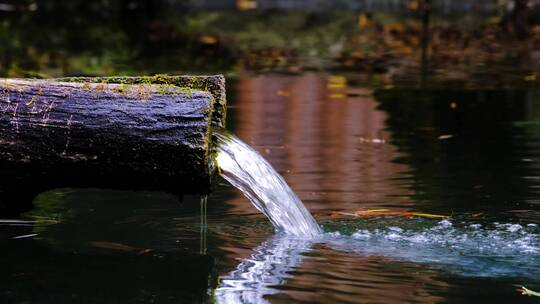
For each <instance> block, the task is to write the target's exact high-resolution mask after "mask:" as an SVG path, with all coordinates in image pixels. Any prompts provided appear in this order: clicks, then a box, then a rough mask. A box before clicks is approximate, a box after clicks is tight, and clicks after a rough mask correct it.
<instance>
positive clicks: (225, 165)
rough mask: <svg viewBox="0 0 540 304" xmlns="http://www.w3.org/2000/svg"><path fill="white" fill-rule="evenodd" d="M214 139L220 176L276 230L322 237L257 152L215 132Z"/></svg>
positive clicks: (309, 216)
mask: <svg viewBox="0 0 540 304" xmlns="http://www.w3.org/2000/svg"><path fill="white" fill-rule="evenodd" d="M214 135H215V138H216V153H217V155H216V162H217V166H218V168H219V170H220V174H221V176H223V178H225V179H226V180H227V181H229V182H230V183H231V184H232V185H233V186H235V187H236V188H238V189H240V191H242V193H244V195H245V196H246V197H248V198H249V200H250V201H251V202H252V203H253V205H254V206H255V207H256V208H257V209H258V210H259V211H260V212H262V213H263V214H264V215H266V217H268V219H269V220H270V222H272V224H273V225H274V227H275V228H276V230H278V231H282V232H284V233H286V234H290V235H294V236H299V237H315V236H317V235H320V234H321V233H322V230H321V228H320V227H319V225H318V224H317V222H316V221H315V219H314V218H313V216H311V214H310V213H309V211H308V210H307V209H306V208H305V207H304V204H302V201H301V200H300V199H299V198H298V196H296V194H295V193H294V192H293V191H292V190H291V188H290V187H289V186H288V185H287V183H286V182H285V180H284V179H283V178H282V177H281V176H280V175H279V174H278V173H277V172H276V171H275V170H274V168H272V166H271V165H270V164H269V163H268V162H267V161H266V160H265V159H264V158H263V157H262V156H261V155H260V154H259V153H257V151H255V150H253V149H252V148H251V147H250V146H248V145H247V144H246V143H244V142H242V141H241V140H240V139H238V138H237V137H235V136H233V135H232V134H230V133H228V132H227V131H225V130H215V131H214Z"/></svg>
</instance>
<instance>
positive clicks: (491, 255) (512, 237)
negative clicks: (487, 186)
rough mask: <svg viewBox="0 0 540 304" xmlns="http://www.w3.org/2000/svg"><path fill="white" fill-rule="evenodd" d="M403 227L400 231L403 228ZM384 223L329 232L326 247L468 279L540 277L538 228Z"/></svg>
mask: <svg viewBox="0 0 540 304" xmlns="http://www.w3.org/2000/svg"><path fill="white" fill-rule="evenodd" d="M400 224H401V225H400ZM419 224H420V225H418V226H417V227H414V225H404V224H403V223H387V222H383V223H381V222H380V220H379V221H377V227H370V226H369V224H367V225H366V227H356V230H353V231H352V233H351V232H340V231H335V232H328V233H326V234H325V237H324V239H325V242H326V243H327V245H329V246H330V247H331V248H333V249H334V250H342V251H346V252H354V253H356V254H358V255H361V256H383V257H387V258H390V259H393V260H397V261H403V262H413V263H422V264H428V265H431V266H433V267H435V268H440V269H443V270H444V271H449V272H451V273H455V274H459V275H462V276H468V277H528V278H531V277H532V278H536V277H539V276H540V269H539V268H538V265H539V263H540V234H539V230H538V226H537V225H536V224H515V223H484V224H480V223H470V222H469V223H467V222H461V223H459V222H458V223H456V222H453V221H450V220H446V219H445V220H441V221H437V222H436V224H435V225H433V226H431V227H429V226H426V222H425V221H420V222H419Z"/></svg>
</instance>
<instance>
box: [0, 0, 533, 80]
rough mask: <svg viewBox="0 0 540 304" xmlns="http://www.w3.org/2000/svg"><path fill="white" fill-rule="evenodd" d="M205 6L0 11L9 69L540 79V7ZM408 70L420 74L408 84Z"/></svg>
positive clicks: (0, 64)
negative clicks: (339, 72) (318, 72)
mask: <svg viewBox="0 0 540 304" xmlns="http://www.w3.org/2000/svg"><path fill="white" fill-rule="evenodd" d="M353 2H354V1H351V3H353ZM360 2H361V1H360ZM196 3H197V1H192V2H180V1H178V2H175V1H172V2H169V3H166V2H165V1H142V0H141V1H97V2H95V1H92V2H87V1H70V2H69V3H66V2H59V1H53V2H47V3H38V4H35V3H33V2H32V1H27V2H26V4H20V5H18V6H14V9H13V11H3V12H2V11H0V15H1V16H2V17H3V19H2V22H1V23H0V76H4V77H6V76H7V77H16V76H27V77H28V76H29V77H55V76H71V75H77V76H79V75H90V76H98V75H102V76H111V75H135V74H137V75H140V74H155V73H169V74H181V73H191V72H197V73H212V74H214V73H218V72H219V73H227V74H228V75H237V74H238V73H242V72H245V71H255V72H261V71H279V72H287V73H298V72H301V71H305V70H328V69H332V70H348V71H352V72H362V73H366V74H368V75H370V76H371V77H370V80H369V82H370V83H376V84H378V85H381V86H388V85H396V84H399V83H403V82H407V83H411V82H413V83H415V84H417V83H426V82H427V81H429V80H436V79H440V80H444V81H459V80H463V79H465V78H467V79H469V80H471V81H472V83H478V82H481V83H482V84H486V83H491V81H492V80H495V81H497V82H499V83H502V84H503V85H504V84H510V85H515V84H519V83H522V84H523V83H525V84H527V83H528V84H530V83H535V84H536V83H537V80H536V77H537V75H536V74H535V71H536V70H538V68H539V66H538V62H537V60H536V59H535V58H536V57H535V56H536V55H534V54H533V53H534V50H535V49H536V48H537V46H538V45H539V43H540V25H539V24H540V22H539V20H540V17H539V16H540V13H539V9H538V6H533V7H531V8H527V9H526V10H525V11H524V12H522V11H516V10H514V11H512V10H508V9H506V8H504V7H501V8H497V7H496V6H494V5H493V3H487V2H486V4H483V5H479V6H478V7H476V8H475V9H469V10H468V9H467V8H466V7H467V6H466V5H465V4H456V8H457V10H455V11H446V10H445V9H444V6H442V5H440V4H438V3H437V2H434V3H433V4H432V8H431V10H428V9H425V7H424V6H423V5H422V3H421V1H409V4H408V5H403V6H402V8H401V9H399V10H395V8H394V10H388V11H377V10H364V9H360V8H358V7H357V8H356V9H347V10H344V9H341V10H340V7H341V8H345V7H348V6H347V5H345V4H342V5H341V6H340V5H337V4H336V5H335V7H334V8H335V9H334V10H322V9H321V10H313V9H310V10H302V9H301V6H300V7H299V8H297V9H294V10H283V9H270V10H246V11H239V10H235V9H234V8H235V6H234V2H231V7H230V8H229V9H226V10H203V9H200V7H199V6H198V5H197V4H196ZM343 3H347V1H344V2H343ZM33 5H34V6H33ZM460 5H461V6H460ZM349 6H350V5H349ZM203 7H204V5H203ZM353 7H354V6H353ZM381 7H383V8H384V6H381ZM518 7H519V6H518ZM67 15H69V16H71V17H70V18H63V16H67ZM517 15H519V16H522V15H523V16H526V18H525V17H523V18H517V17H516V16H517ZM89 16H91V17H89ZM523 20H525V21H523ZM35 33H39V35H36V34H35ZM501 70H504V71H507V72H506V73H499V71H501ZM411 73H413V74H418V75H422V77H421V78H420V79H414V80H411V79H410V77H409V75H410V74H411ZM479 78H480V79H486V78H489V79H490V80H489V81H482V80H479Z"/></svg>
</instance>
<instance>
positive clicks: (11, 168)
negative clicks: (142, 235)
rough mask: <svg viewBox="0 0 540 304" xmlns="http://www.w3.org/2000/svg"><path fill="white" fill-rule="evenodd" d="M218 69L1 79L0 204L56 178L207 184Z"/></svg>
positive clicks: (217, 116) (188, 187)
mask: <svg viewBox="0 0 540 304" xmlns="http://www.w3.org/2000/svg"><path fill="white" fill-rule="evenodd" d="M212 77H214V78H211V77H191V78H190V77H181V78H180V77H176V78H174V77H169V78H167V77H166V76H159V77H158V76H154V77H139V78H96V79H90V78H73V79H60V80H27V79H0V168H1V169H2V172H1V176H0V205H4V206H5V205H9V204H18V202H17V201H19V200H23V201H25V200H28V199H29V198H28V197H26V196H29V197H33V196H35V195H36V194H38V193H39V192H41V191H44V190H48V189H51V188H56V187H103V188H117V189H143V190H160V191H166V192H170V193H175V194H181V193H207V192H209V191H210V178H211V175H212V172H211V170H210V169H209V168H210V166H209V162H210V144H211V139H210V131H211V125H212V124H213V125H218V126H222V125H223V123H224V119H225V113H224V108H225V104H224V103H225V97H224V96H225V95H224V86H223V84H224V83H223V78H222V77H220V76H212ZM179 79H181V81H179ZM154 80H158V81H154ZM190 84H191V86H190ZM194 84H195V85H194ZM209 87H212V88H213V90H210V89H209ZM216 98H219V99H216Z"/></svg>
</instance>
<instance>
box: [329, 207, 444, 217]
mask: <svg viewBox="0 0 540 304" xmlns="http://www.w3.org/2000/svg"><path fill="white" fill-rule="evenodd" d="M340 215H342V216H343V215H344V216H353V217H375V216H398V217H406V218H413V217H427V218H439V219H447V218H449V216H447V215H440V214H431V213H423V212H414V211H400V210H390V209H370V210H357V211H355V212H354V213H348V212H333V213H332V214H331V216H332V217H337V216H340Z"/></svg>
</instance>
